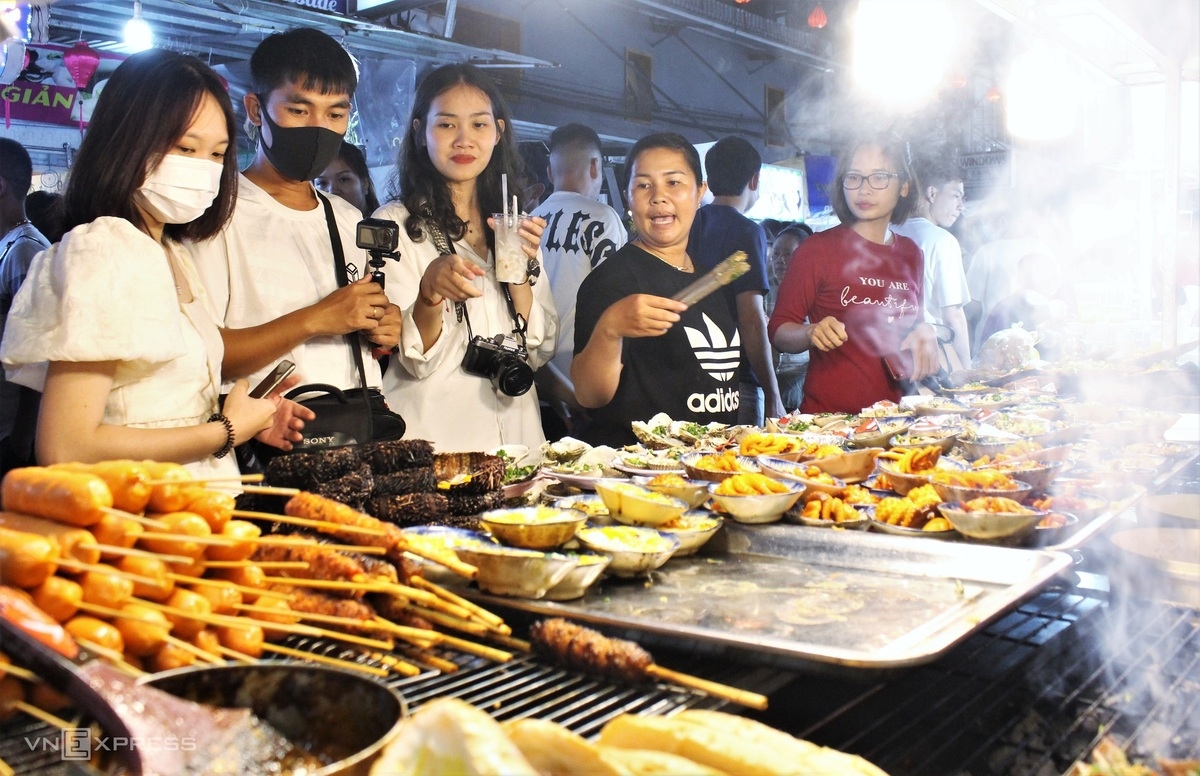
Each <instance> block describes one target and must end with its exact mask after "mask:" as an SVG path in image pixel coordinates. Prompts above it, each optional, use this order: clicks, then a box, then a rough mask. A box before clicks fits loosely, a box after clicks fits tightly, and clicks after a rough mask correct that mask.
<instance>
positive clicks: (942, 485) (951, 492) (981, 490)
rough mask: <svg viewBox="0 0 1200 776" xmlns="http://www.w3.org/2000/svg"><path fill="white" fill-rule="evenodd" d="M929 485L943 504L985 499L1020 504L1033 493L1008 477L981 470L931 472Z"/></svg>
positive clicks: (1007, 475) (1026, 486)
mask: <svg viewBox="0 0 1200 776" xmlns="http://www.w3.org/2000/svg"><path fill="white" fill-rule="evenodd" d="M929 482H930V484H931V485H933V489H934V491H935V492H936V493H937V494H938V496H939V497H940V498H941V499H942V501H945V502H947V503H952V502H956V501H964V502H965V501H971V500H972V499H978V498H989V497H991V498H1006V499H1010V500H1012V501H1014V502H1016V503H1024V502H1025V500H1026V499H1028V498H1029V496H1030V494H1031V493H1032V492H1033V488H1032V487H1031V486H1030V485H1029V483H1027V482H1021V481H1020V480H1016V479H1013V478H1012V477H1011V476H1009V474H1006V473H1004V472H997V471H989V470H981V469H974V470H971V471H961V472H935V473H934V474H933V475H931V476H930V478H929Z"/></svg>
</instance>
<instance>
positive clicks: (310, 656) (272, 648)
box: [263, 644, 388, 679]
mask: <svg viewBox="0 0 1200 776" xmlns="http://www.w3.org/2000/svg"><path fill="white" fill-rule="evenodd" d="M263 651H264V652H275V653H277V654H280V655H287V656H288V657H294V658H299V659H300V660H311V661H312V662H314V663H325V664H327V665H331V666H337V667H338V668H348V669H350V670H352V671H361V672H363V673H364V674H370V675H371V676H378V677H379V678H381V679H386V678H387V675H388V670H387V669H386V668H376V667H375V666H365V665H363V664H362V663H355V662H354V661H353V660H339V659H338V658H336V657H327V656H325V655H318V654H316V653H315V652H305V651H304V650H302V649H292V648H291V647H281V646H279V645H278V644H263Z"/></svg>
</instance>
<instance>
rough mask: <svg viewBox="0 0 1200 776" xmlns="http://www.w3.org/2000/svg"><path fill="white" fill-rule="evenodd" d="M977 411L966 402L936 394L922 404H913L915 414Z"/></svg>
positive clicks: (965, 413) (952, 413)
mask: <svg viewBox="0 0 1200 776" xmlns="http://www.w3.org/2000/svg"><path fill="white" fill-rule="evenodd" d="M975 411H976V408H974V407H971V406H970V405H968V404H966V403H965V402H961V401H958V400H957V399H948V398H946V397H945V396H935V397H933V398H931V399H928V400H927V401H923V402H921V403H920V404H914V405H913V414H915V415H970V414H973V413H974V412H975Z"/></svg>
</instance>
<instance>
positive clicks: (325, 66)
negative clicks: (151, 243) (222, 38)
mask: <svg viewBox="0 0 1200 776" xmlns="http://www.w3.org/2000/svg"><path fill="white" fill-rule="evenodd" d="M250 73H251V78H252V84H251V89H250V91H248V92H247V94H246V96H245V105H246V115H247V118H248V119H249V121H250V123H251V124H252V125H253V126H254V127H255V128H257V133H256V134H257V136H258V148H257V151H256V153H255V155H254V160H253V161H252V162H251V163H250V165H249V166H248V167H247V168H246V169H245V170H243V171H242V175H241V176H240V177H239V179H238V198H237V206H236V208H235V209H234V214H233V218H232V219H231V220H230V221H229V224H228V225H227V226H226V227H225V229H224V230H223V231H222V233H221V234H220V235H218V236H217V237H215V238H213V239H212V240H209V241H207V242H204V243H198V244H192V245H189V246H188V250H189V251H190V252H191V253H192V256H193V258H194V260H195V263H196V268H197V269H198V270H199V272H200V275H201V277H202V278H203V280H204V284H205V287H206V289H207V291H208V296H209V299H211V300H212V304H213V307H214V310H213V313H214V316H215V317H216V320H217V322H218V324H219V325H221V327H222V336H223V339H224V341H225V359H224V361H223V363H222V371H223V373H224V374H225V375H226V376H238V375H248V376H249V379H250V384H251V385H255V384H257V382H258V381H259V380H261V379H262V378H263V377H264V376H266V374H267V373H268V372H269V371H270V370H271V368H272V367H273V366H274V365H275V364H276V363H277V362H278V361H279V360H280V359H282V358H286V359H288V360H290V361H292V362H293V363H295V364H296V374H297V375H298V376H299V378H300V382H301V383H326V384H329V385H333V386H335V387H337V388H342V389H346V388H354V387H358V386H359V385H360V377H359V373H358V368H357V365H356V364H355V360H354V356H353V351H352V350H351V349H350V347H349V345H348V344H347V342H346V338H345V337H344V335H346V334H350V333H352V332H362V334H363V335H364V336H363V337H360V338H358V339H359V349H360V352H361V355H362V357H363V365H364V368H365V373H366V384H367V387H368V388H376V389H377V388H379V387H380V384H381V379H380V372H379V367H378V365H377V364H376V362H375V361H374V359H372V357H371V353H370V344H369V343H374V344H375V345H377V346H379V347H381V348H384V349H391V348H394V347H395V346H396V344H397V343H398V342H399V338H400V309H399V308H398V307H396V305H394V304H390V303H389V302H388V298H387V296H386V295H385V294H384V292H383V289H382V288H381V287H380V286H379V285H378V284H376V283H373V282H369V273H368V272H367V269H368V267H367V258H368V257H367V255H366V253H365V252H364V251H363V250H361V249H359V248H358V247H357V246H356V241H355V229H356V226H357V224H358V222H359V220H360V219H361V218H362V214H361V213H360V212H359V210H358V208H356V207H354V206H353V205H351V204H350V203H348V202H346V201H345V200H343V199H342V198H340V197H338V196H329V197H328V199H329V201H330V203H331V205H332V207H333V214H334V221H335V223H336V227H337V233H338V236H339V238H340V242H341V245H342V250H343V253H344V255H345V260H346V268H347V274H348V276H349V280H350V281H351V282H350V283H349V284H348V285H346V286H344V287H339V286H338V279H337V274H336V271H335V268H334V253H333V247H332V242H331V238H330V230H329V226H328V222H327V219H326V215H325V208H324V206H323V204H322V202H321V201H320V199H318V197H317V193H316V189H314V188H313V185H312V183H311V182H310V181H311V180H312V179H313V178H315V177H316V176H317V175H319V174H320V173H321V172H322V171H323V170H324V169H325V168H326V167H327V166H329V163H330V162H331V161H332V160H333V159H334V157H336V156H337V153H338V150H339V149H340V148H341V143H342V137H343V135H344V134H345V133H346V129H347V126H348V124H349V118H350V108H351V106H350V98H351V96H352V95H353V93H354V89H355V87H356V86H357V83H358V74H357V70H356V67H355V65H354V61H353V60H352V59H351V58H350V55H349V54H348V53H346V51H345V49H343V48H342V47H341V45H339V44H338V42H337V41H336V40H334V39H333V38H331V37H330V36H328V35H326V34H325V33H323V32H320V31H318V30H314V29H310V28H304V27H297V28H294V29H291V30H288V31H287V32H283V33H275V34H273V35H271V36H269V37H267V38H266V39H265V40H263V42H262V43H260V44H259V45H258V47H257V48H256V49H255V50H254V54H253V55H252V56H251V58H250Z"/></svg>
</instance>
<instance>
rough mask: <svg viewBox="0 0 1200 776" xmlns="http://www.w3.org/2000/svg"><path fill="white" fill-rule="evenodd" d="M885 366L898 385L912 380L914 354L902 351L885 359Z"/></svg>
mask: <svg viewBox="0 0 1200 776" xmlns="http://www.w3.org/2000/svg"><path fill="white" fill-rule="evenodd" d="M883 366H884V368H885V369H887V373H888V374H889V375H891V376H892V379H893V380H895V381H896V382H898V383H902V382H904V381H906V380H911V379H912V376H913V352H912V351H911V350H901V351H900V352H899V353H892V354H890V355H887V356H884V357H883Z"/></svg>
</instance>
